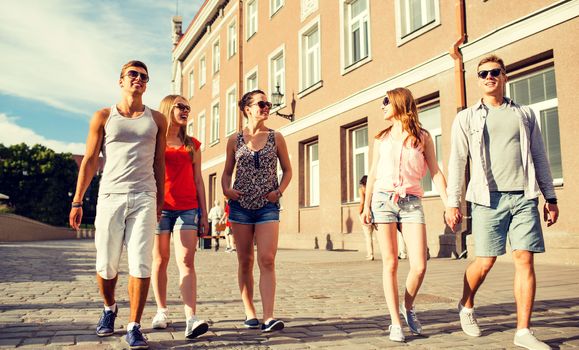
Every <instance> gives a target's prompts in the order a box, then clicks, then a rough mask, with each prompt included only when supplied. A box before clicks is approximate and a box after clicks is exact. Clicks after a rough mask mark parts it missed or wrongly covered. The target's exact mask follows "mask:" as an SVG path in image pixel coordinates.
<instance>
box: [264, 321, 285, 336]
mask: <svg viewBox="0 0 579 350" xmlns="http://www.w3.org/2000/svg"><path fill="white" fill-rule="evenodd" d="M283 327H285V325H284V324H283V321H282V320H276V319H273V320H271V321H269V322H268V323H264V324H262V325H261V331H262V332H265V333H267V332H273V331H281V330H282V329H283Z"/></svg>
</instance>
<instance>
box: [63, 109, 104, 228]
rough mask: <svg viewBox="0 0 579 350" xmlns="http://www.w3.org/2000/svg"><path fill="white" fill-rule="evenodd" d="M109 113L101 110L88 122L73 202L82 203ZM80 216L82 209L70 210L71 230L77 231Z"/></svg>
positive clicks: (97, 160)
mask: <svg viewBox="0 0 579 350" xmlns="http://www.w3.org/2000/svg"><path fill="white" fill-rule="evenodd" d="M109 113H110V110H109V109H108V108H105V109H101V110H100V111H97V112H95V114H94V115H93V117H92V119H91V121H90V125H89V131H88V136H87V138H86V151H85V154H84V157H83V159H82V162H81V164H80V169H79V171H78V180H77V182H76V191H75V193H74V197H73V200H72V201H73V202H78V203H82V199H83V198H84V194H85V192H86V190H87V188H88V186H89V185H90V182H91V180H92V178H93V177H94V174H95V172H96V170H97V168H98V165H99V154H100V151H101V147H102V140H103V136H104V132H105V123H106V121H107V118H108V116H109ZM82 214H83V213H82V207H79V208H71V210H70V214H69V224H70V226H71V227H72V228H73V229H75V230H78V229H79V227H80V223H81V221H82Z"/></svg>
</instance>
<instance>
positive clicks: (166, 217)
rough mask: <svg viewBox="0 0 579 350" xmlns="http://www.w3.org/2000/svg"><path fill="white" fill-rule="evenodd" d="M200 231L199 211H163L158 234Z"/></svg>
mask: <svg viewBox="0 0 579 350" xmlns="http://www.w3.org/2000/svg"><path fill="white" fill-rule="evenodd" d="M198 229H199V209H197V208H195V209H189V210H163V211H162V212H161V220H160V221H159V224H158V225H157V232H156V233H157V234H163V233H170V232H173V231H175V230H177V231H182V230H193V231H197V230H198Z"/></svg>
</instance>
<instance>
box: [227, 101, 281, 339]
mask: <svg viewBox="0 0 579 350" xmlns="http://www.w3.org/2000/svg"><path fill="white" fill-rule="evenodd" d="M239 108H240V109H241V112H242V113H243V115H244V116H245V118H247V126H246V127H245V128H244V129H243V130H242V131H240V132H239V133H236V134H234V135H232V136H231V137H230V138H229V140H228V142H227V157H226V160H225V168H224V170H223V176H222V178H221V185H222V187H223V194H224V195H225V196H226V197H227V198H229V206H230V212H229V221H230V222H231V226H232V229H233V234H234V235H235V243H236V246H237V259H238V262H239V268H238V280H239V289H240V291H241V298H242V300H243V305H244V307H245V317H246V319H245V322H244V326H245V327H247V328H259V325H260V323H259V320H258V319H257V314H256V311H255V306H254V304H253V261H254V248H253V242H254V240H255V242H256V244H257V263H258V266H259V271H260V280H259V291H260V295H261V302H262V306H263V323H262V324H261V330H262V331H263V332H271V331H276V330H281V329H283V328H284V323H283V321H281V320H278V319H275V318H274V302H275V289H276V278H275V256H276V253H277V244H278V235H279V208H280V206H279V199H280V198H281V196H282V194H283V191H285V189H286V187H287V186H288V184H289V182H290V180H291V177H292V169H291V164H290V160H289V155H288V151H287V146H286V143H285V139H284V138H283V136H282V134H281V133H279V132H276V131H274V130H272V129H269V128H268V127H267V126H266V125H265V122H266V121H267V119H268V118H269V111H270V109H271V103H270V102H268V101H267V97H266V95H265V93H264V92H263V91H261V90H254V91H251V92H248V93H246V94H245V95H243V97H242V98H241V100H240V101H239ZM278 160H279V164H280V166H281V170H282V172H283V175H282V178H281V181H280V183H279V184H278V178H277V164H278ZM233 170H235V182H234V183H233V186H231V177H232V175H233Z"/></svg>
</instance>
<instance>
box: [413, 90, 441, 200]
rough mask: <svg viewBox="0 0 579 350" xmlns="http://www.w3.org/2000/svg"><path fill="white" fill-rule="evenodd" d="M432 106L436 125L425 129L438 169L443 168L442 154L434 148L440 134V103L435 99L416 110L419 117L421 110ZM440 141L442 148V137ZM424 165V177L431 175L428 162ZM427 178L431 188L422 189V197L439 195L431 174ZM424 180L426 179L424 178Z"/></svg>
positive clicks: (426, 109)
mask: <svg viewBox="0 0 579 350" xmlns="http://www.w3.org/2000/svg"><path fill="white" fill-rule="evenodd" d="M434 108H438V127H437V128H433V129H427V130H428V132H429V133H430V137H431V138H432V143H433V144H434V152H435V157H436V161H437V162H438V167H439V168H440V169H442V168H443V166H442V154H439V153H438V152H436V150H437V149H438V147H437V145H438V144H437V137H439V136H442V107H441V105H440V102H439V101H437V102H433V103H427V104H425V105H424V107H422V108H420V109H419V110H418V115H419V117H420V113H421V112H423V111H428V110H430V109H434ZM440 142H441V145H440V149H441V150H442V138H441V139H440ZM441 153H442V152H441ZM426 167H427V168H426V175H425V176H424V177H427V176H431V175H430V170H429V169H428V164H427V165H426ZM429 180H430V188H431V190H430V191H426V190H425V191H424V197H435V196H439V195H440V193H438V190H437V189H436V186H435V184H434V181H432V176H431V178H430V179H429ZM424 181H426V180H424Z"/></svg>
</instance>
